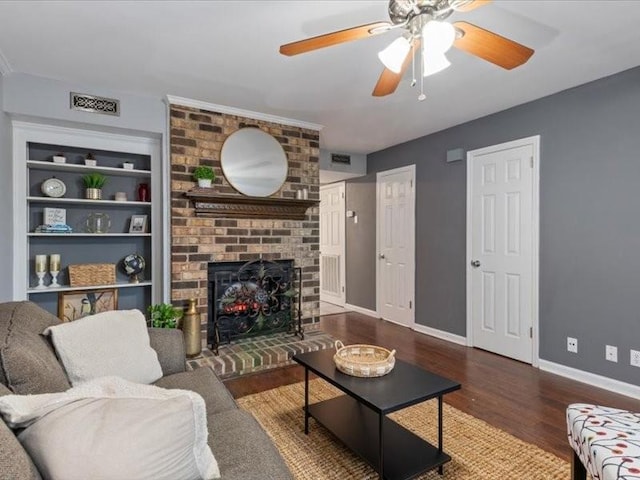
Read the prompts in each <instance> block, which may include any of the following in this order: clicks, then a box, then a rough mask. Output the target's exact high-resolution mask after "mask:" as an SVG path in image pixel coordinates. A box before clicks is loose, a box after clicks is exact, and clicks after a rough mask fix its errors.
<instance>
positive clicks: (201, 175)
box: [193, 165, 216, 188]
mask: <svg viewBox="0 0 640 480" xmlns="http://www.w3.org/2000/svg"><path fill="white" fill-rule="evenodd" d="M193 178H195V179H196V180H197V181H198V186H199V187H203V188H211V182H213V181H214V180H215V179H216V174H215V172H214V171H213V168H211V167H208V166H206V165H200V166H199V167H196V169H195V170H194V171H193Z"/></svg>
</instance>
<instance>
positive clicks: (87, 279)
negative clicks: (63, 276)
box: [69, 263, 116, 287]
mask: <svg viewBox="0 0 640 480" xmlns="http://www.w3.org/2000/svg"><path fill="white" fill-rule="evenodd" d="M114 283H116V266H115V264H113V263H83V264H78V265H69V284H70V285H71V286H72V287H90V286H93V285H113V284H114Z"/></svg>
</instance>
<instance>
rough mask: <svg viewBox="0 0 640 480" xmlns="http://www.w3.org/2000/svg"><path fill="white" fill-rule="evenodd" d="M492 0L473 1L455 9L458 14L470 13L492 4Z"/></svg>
mask: <svg viewBox="0 0 640 480" xmlns="http://www.w3.org/2000/svg"><path fill="white" fill-rule="evenodd" d="M491 1H492V0H472V1H471V3H467V4H466V5H463V6H461V7H457V8H456V9H455V11H456V12H470V11H471V10H475V9H476V8H480V7H484V6H485V5H488V4H490V3H491Z"/></svg>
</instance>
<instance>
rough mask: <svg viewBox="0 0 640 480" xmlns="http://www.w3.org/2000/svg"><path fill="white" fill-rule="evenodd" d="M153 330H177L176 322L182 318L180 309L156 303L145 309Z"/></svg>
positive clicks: (168, 304)
mask: <svg viewBox="0 0 640 480" xmlns="http://www.w3.org/2000/svg"><path fill="white" fill-rule="evenodd" d="M147 311H148V312H149V317H150V319H151V326H152V327H153V328H178V321H179V320H180V319H181V318H182V313H183V312H182V309H180V308H176V307H174V306H173V305H171V304H170V303H156V304H155V305H150V306H149V308H148V309H147Z"/></svg>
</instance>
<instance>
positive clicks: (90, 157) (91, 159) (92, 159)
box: [84, 153, 98, 167]
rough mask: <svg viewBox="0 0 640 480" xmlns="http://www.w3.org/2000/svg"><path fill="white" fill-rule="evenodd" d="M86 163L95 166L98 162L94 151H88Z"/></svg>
mask: <svg viewBox="0 0 640 480" xmlns="http://www.w3.org/2000/svg"><path fill="white" fill-rule="evenodd" d="M84 164H85V165H89V166H90V167H95V166H96V165H97V164H98V161H97V160H96V157H94V156H93V153H87V156H86V157H85V159H84Z"/></svg>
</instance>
